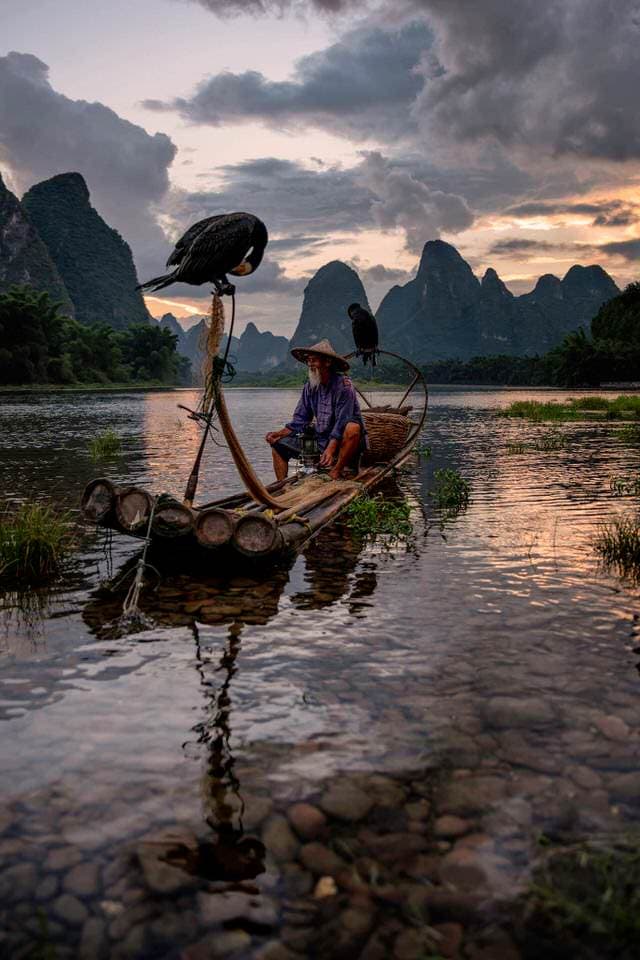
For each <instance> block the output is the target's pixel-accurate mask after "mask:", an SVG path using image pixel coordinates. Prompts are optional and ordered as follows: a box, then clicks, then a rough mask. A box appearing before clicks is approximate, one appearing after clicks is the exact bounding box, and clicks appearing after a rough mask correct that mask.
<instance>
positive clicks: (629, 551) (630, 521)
mask: <svg viewBox="0 0 640 960" xmlns="http://www.w3.org/2000/svg"><path fill="white" fill-rule="evenodd" d="M594 547H595V550H596V552H597V553H598V554H599V555H600V558H601V559H602V562H603V563H604V564H605V565H606V566H607V567H612V568H613V569H614V570H617V572H618V573H619V574H620V575H621V576H623V577H628V578H629V579H630V580H634V581H637V580H639V579H640V514H632V515H628V516H623V517H617V518H616V519H615V520H612V521H611V522H610V523H605V524H603V526H602V528H601V530H600V533H599V534H598V535H597V537H596V539H595V541H594Z"/></svg>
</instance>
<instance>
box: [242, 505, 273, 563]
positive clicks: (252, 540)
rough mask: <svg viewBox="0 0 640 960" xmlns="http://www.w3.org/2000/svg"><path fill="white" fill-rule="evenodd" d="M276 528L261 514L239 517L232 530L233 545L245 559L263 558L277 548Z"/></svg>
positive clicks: (269, 519)
mask: <svg viewBox="0 0 640 960" xmlns="http://www.w3.org/2000/svg"><path fill="white" fill-rule="evenodd" d="M277 532H278V528H277V526H276V523H275V521H274V520H272V519H271V518H270V517H266V516H265V515H264V514H262V513H248V514H245V516H243V517H240V519H239V520H238V521H237V523H236V525H235V527H234V530H233V545H234V547H235V548H236V549H237V550H239V551H240V553H242V554H244V556H245V557H264V556H266V555H267V554H268V553H271V552H272V551H273V549H274V547H276V546H277V539H278V538H277Z"/></svg>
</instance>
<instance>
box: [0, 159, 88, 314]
mask: <svg viewBox="0 0 640 960" xmlns="http://www.w3.org/2000/svg"><path fill="white" fill-rule="evenodd" d="M12 284H27V285H29V286H32V287H35V289H36V290H43V291H46V292H47V293H48V294H50V296H51V298H52V299H53V300H56V301H57V302H58V303H60V304H61V305H62V309H63V311H64V312H65V313H66V314H67V315H68V316H73V314H74V309H73V304H72V303H71V299H70V297H69V293H68V291H67V289H66V287H65V285H64V282H63V280H62V278H61V276H60V274H59V273H58V270H57V269H56V265H55V264H54V262H53V260H52V259H51V257H50V256H49V251H48V250H47V247H46V245H45V244H44V243H43V241H42V239H41V237H40V236H39V234H38V231H37V229H36V228H35V226H34V225H33V223H32V222H31V220H30V219H29V217H28V216H27V214H26V212H25V210H24V208H23V206H22V204H21V203H20V201H19V200H18V198H17V197H16V196H15V195H14V194H13V193H11V191H10V190H9V189H7V187H6V186H5V184H4V181H3V179H2V176H1V175H0V293H1V292H3V291H5V290H7V289H8V287H10V286H11V285H12Z"/></svg>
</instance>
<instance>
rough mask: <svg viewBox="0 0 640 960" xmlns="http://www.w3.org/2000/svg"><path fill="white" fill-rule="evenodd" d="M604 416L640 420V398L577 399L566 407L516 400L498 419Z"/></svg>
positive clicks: (565, 418)
mask: <svg viewBox="0 0 640 960" xmlns="http://www.w3.org/2000/svg"><path fill="white" fill-rule="evenodd" d="M582 413H584V414H586V415H588V414H589V413H592V414H597V415H604V416H605V417H606V418H607V419H609V420H624V419H629V418H634V419H640V396H627V395H625V396H620V397H616V398H615V399H613V400H608V399H607V398H606V397H598V396H594V397H577V398H576V399H573V400H569V401H567V403H557V402H556V401H554V400H551V401H548V402H546V403H543V402H541V401H540V400H515V401H514V402H513V403H511V404H509V406H508V407H506V408H505V409H504V410H499V411H498V416H499V417H515V418H520V419H523V420H534V421H538V422H539V421H545V420H579V419H581V414H582Z"/></svg>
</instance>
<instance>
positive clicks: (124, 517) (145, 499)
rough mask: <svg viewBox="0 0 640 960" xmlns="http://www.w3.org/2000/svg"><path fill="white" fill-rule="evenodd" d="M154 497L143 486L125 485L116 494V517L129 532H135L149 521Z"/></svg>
mask: <svg viewBox="0 0 640 960" xmlns="http://www.w3.org/2000/svg"><path fill="white" fill-rule="evenodd" d="M152 507H153V497H151V495H150V494H149V493H147V491H146V490H143V489H142V487H125V488H124V489H123V490H121V491H120V492H119V493H118V495H117V496H116V518H117V520H118V523H119V524H120V526H121V527H122V528H123V530H126V531H127V532H128V533H135V532H137V531H139V530H141V529H142V527H144V526H145V524H147V523H148V522H149V514H150V513H151V509H152Z"/></svg>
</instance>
